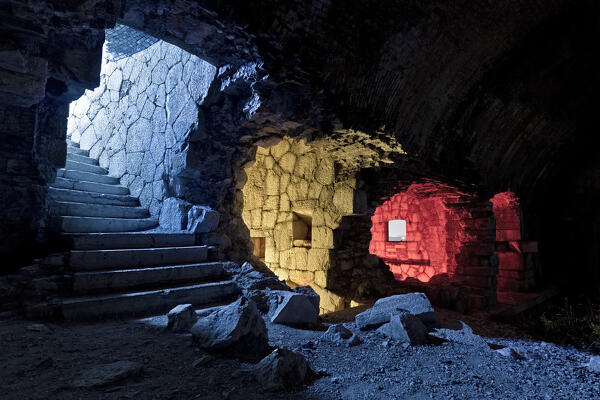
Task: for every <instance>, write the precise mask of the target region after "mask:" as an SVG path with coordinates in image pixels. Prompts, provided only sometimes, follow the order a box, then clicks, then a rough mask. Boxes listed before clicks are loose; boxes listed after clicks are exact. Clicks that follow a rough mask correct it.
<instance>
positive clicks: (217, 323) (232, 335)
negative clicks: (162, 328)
mask: <svg viewBox="0 0 600 400" xmlns="http://www.w3.org/2000/svg"><path fill="white" fill-rule="evenodd" d="M191 333H192V335H193V337H194V340H195V342H196V343H197V344H198V345H199V346H200V347H201V348H203V349H205V350H207V351H212V352H217V353H220V354H223V355H225V356H228V357H235V358H239V359H241V360H248V361H253V360H254V361H256V360H260V359H261V358H262V357H264V355H265V354H267V353H268V352H269V350H270V348H269V344H268V341H269V339H268V333H267V327H266V325H265V321H264V320H263V319H262V317H261V315H260V313H259V312H258V309H257V308H256V304H255V303H254V302H253V301H252V300H249V299H247V298H246V297H240V298H239V299H238V300H237V301H235V302H233V303H231V304H230V305H228V306H224V307H222V308H220V309H218V310H216V311H213V312H212V313H210V314H209V315H207V316H205V317H201V318H199V319H198V321H197V322H196V323H195V324H194V326H192V329H191Z"/></svg>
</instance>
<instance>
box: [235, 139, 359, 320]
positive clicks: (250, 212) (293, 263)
mask: <svg viewBox="0 0 600 400" xmlns="http://www.w3.org/2000/svg"><path fill="white" fill-rule="evenodd" d="M245 172H246V175H247V182H246V184H245V186H244V188H243V189H242V192H243V195H244V210H243V213H242V218H243V220H244V222H245V223H246V226H247V227H248V228H249V229H250V236H251V237H264V238H265V242H266V247H265V264H266V265H267V266H268V267H269V269H270V270H271V271H273V272H274V273H275V274H276V275H277V276H278V277H279V278H280V279H282V280H284V281H287V282H291V283H293V284H298V285H310V286H312V287H313V288H314V289H315V291H317V293H318V294H319V295H320V296H321V311H322V312H328V311H335V310H339V309H343V308H344V300H343V299H342V298H341V297H339V296H337V295H335V294H334V293H332V292H330V291H328V290H327V270H328V269H329V267H330V264H331V263H330V250H331V249H333V246H334V244H333V236H334V235H333V230H334V229H335V228H337V227H338V225H339V223H340V220H341V218H342V217H343V216H344V215H351V214H353V212H354V192H355V189H356V178H355V176H354V174H344V176H340V173H339V172H338V173H336V163H335V162H334V159H333V158H332V157H331V155H330V154H329V152H327V151H326V150H322V149H319V148H315V147H311V146H310V145H309V144H307V143H306V142H305V141H304V140H295V139H290V138H287V137H286V138H283V139H282V140H281V141H280V142H279V143H278V144H276V145H274V146H272V147H269V148H264V147H258V149H257V152H256V160H255V162H254V163H253V164H252V165H250V166H247V167H246V168H245ZM311 218H312V221H311V222H312V227H311V232H310V241H308V240H298V238H297V237H296V238H295V237H294V228H295V227H296V235H298V232H303V231H304V228H303V227H302V225H306V223H307V222H306V221H310V219H311ZM294 239H296V240H294Z"/></svg>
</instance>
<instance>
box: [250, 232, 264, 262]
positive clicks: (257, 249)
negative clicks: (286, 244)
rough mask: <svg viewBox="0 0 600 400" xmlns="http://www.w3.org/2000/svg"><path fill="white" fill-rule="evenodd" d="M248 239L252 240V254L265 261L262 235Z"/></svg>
mask: <svg viewBox="0 0 600 400" xmlns="http://www.w3.org/2000/svg"><path fill="white" fill-rule="evenodd" d="M250 240H252V244H253V245H254V250H252V253H253V254H254V256H255V257H256V258H258V259H260V261H262V262H264V261H265V250H266V244H267V243H266V242H267V241H266V238H264V237H251V238H250Z"/></svg>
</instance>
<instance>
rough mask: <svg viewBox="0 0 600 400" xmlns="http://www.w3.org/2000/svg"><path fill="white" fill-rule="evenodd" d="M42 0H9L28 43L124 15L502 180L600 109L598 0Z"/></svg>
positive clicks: (95, 28)
mask: <svg viewBox="0 0 600 400" xmlns="http://www.w3.org/2000/svg"><path fill="white" fill-rule="evenodd" d="M38 3H39V4H38ZM38 3H36V6H35V7H34V6H32V5H31V4H29V3H26V2H20V1H16V2H11V4H10V6H7V7H5V8H4V9H3V10H2V11H0V13H1V15H2V18H3V22H4V25H3V29H4V30H8V31H9V33H10V35H8V36H9V37H10V38H11V40H12V39H14V40H15V42H17V44H16V46H19V45H21V44H22V43H19V42H20V41H21V42H25V40H23V38H24V37H38V39H39V40H40V42H38V43H37V44H36V46H38V47H36V46H33V47H32V46H30V48H28V49H27V51H29V52H30V53H32V54H42V55H43V54H44V53H52V52H58V50H57V49H59V48H60V46H62V45H64V42H63V41H61V40H62V39H64V38H65V37H72V41H73V42H76V43H77V45H78V46H81V43H80V42H83V41H84V40H85V39H87V38H89V37H94V38H95V39H97V38H98V36H99V35H101V33H102V32H101V29H102V28H107V27H112V26H114V23H115V22H116V21H117V20H118V21H119V22H121V23H124V24H125V25H128V26H131V27H133V28H136V29H139V30H141V31H144V32H146V33H149V34H152V35H154V36H156V37H158V38H161V39H164V40H167V41H169V42H172V43H174V44H177V45H179V46H181V47H183V48H185V49H186V50H188V51H191V52H193V53H195V54H197V55H199V56H200V57H202V58H204V59H206V60H207V61H209V62H211V63H213V64H215V65H218V66H220V65H225V64H238V65H239V64H243V63H246V62H256V63H261V64H263V69H264V70H265V73H266V74H268V77H269V79H268V80H265V81H264V82H260V83H259V84H257V89H258V90H259V92H261V94H262V95H263V99H264V101H263V103H262V107H261V110H259V113H260V112H262V113H267V114H269V113H270V114H271V115H276V116H277V115H279V116H281V115H285V116H286V118H285V119H284V120H294V119H295V120H297V121H298V122H303V123H309V124H312V125H314V127H316V128H317V130H318V131H321V132H324V133H326V134H327V133H331V132H333V131H335V130H337V129H353V130H360V131H363V132H368V133H371V132H372V133H374V132H376V130H377V129H379V128H380V127H381V126H384V125H385V126H386V131H387V132H390V133H392V134H394V135H395V136H396V138H397V140H398V142H399V143H401V144H402V146H403V149H405V150H406V151H407V152H408V153H409V154H410V155H411V156H413V157H418V158H420V159H422V160H423V161H424V162H425V163H426V164H427V165H429V166H430V168H432V169H434V168H435V169H441V170H445V171H449V170H451V171H453V172H455V173H456V174H464V172H465V171H470V172H472V176H473V178H472V179H473V181H476V180H478V179H479V180H481V181H482V182H483V183H485V185H486V186H490V187H491V188H493V189H490V190H498V189H506V186H513V187H512V189H513V190H516V191H520V190H525V189H526V188H532V187H534V186H535V185H536V184H537V183H539V182H540V181H541V180H542V181H543V180H544V179H546V178H547V177H549V176H550V175H551V174H550V171H551V170H552V169H555V168H557V167H556V166H555V162H556V160H557V157H559V154H560V152H561V151H562V150H563V149H565V147H564V146H565V145H569V146H571V147H572V148H576V144H574V143H575V142H574V141H576V140H578V139H577V138H579V136H578V134H575V132H584V131H585V126H586V125H589V121H590V120H593V119H594V116H595V114H594V112H593V111H592V110H593V107H592V106H593V105H594V104H595V102H594V96H595V93H596V92H597V91H595V90H594V88H595V87H596V83H597V78H596V75H597V72H596V71H598V69H597V68H595V66H596V59H597V57H596V56H595V54H594V50H593V48H591V47H586V45H585V44H586V43H591V42H592V40H591V38H592V37H594V36H596V37H597V33H598V32H597V31H596V29H597V28H596V27H597V26H598V23H597V22H598V21H597V15H598V5H597V4H596V2H593V1H588V0H586V1H581V2H576V3H575V2H571V1H568V0H503V1H496V2H485V3H484V2H472V1H467V0H461V1H454V2H447V1H442V0H436V1H431V2H422V1H417V0H404V1H396V0H385V1H381V0H370V1H358V0H350V1H349V0H343V1H342V0H329V1H325V0H323V1H319V2H299V1H295V2H294V1H275V0H260V1H255V2H247V1H245V0H232V1H226V2H225V1H216V0H196V1H192V0H188V1H176V2H165V1H160V0H144V1H141V0H125V1H116V0H104V1H102V0H96V1H91V2H85V3H83V4H80V3H78V2H75V3H65V2H57V1H45V2H38ZM36 21H37V24H36V23H35V22H36ZM25 26H27V28H25ZM43 37H47V38H48V39H47V41H48V43H49V47H48V48H47V49H45V48H43V47H44V46H42V45H40V43H42V42H43V40H42V39H41V38H43ZM73 38H74V39H73ZM96 42H97V41H94V42H93V43H91V44H87V48H88V49H89V48H90V47H93V46H95V45H96V44H97V43H96ZM95 50H97V49H95ZM97 52H98V51H96V53H97ZM60 55H61V53H57V55H56V57H52V62H51V65H50V66H49V69H50V71H51V74H52V77H53V79H55V80H59V81H60V80H64V81H67V82H71V84H70V85H69V86H75V87H77V88H79V87H81V86H85V85H87V86H91V85H94V82H95V79H96V78H94V76H93V75H94V74H93V72H94V71H91V72H90V73H89V74H88V75H89V76H88V75H86V74H85V73H83V72H82V71H81V70H82V68H72V69H71V70H65V69H64V67H63V66H62V65H61V64H60V62H62V61H65V60H64V57H63V58H61V57H60ZM542 60H543V61H542ZM582 75H586V76H588V78H586V79H583V78H582V77H581V76H582ZM569 76H571V77H572V78H569ZM53 83H54V81H53ZM58 86H60V85H58ZM574 88H575V89H574ZM585 88H588V90H584V89H585ZM78 90H79V89H78ZM56 91H59V90H58V89H57V90H56ZM59 92H60V91H59ZM548 97H549V98H551V100H549V101H539V99H541V98H548ZM586 121H587V122H586ZM581 135H582V136H583V135H584V133H581ZM573 146H575V147H573ZM530 149H535V150H534V151H529V150H530ZM521 197H526V196H523V195H522V193H521Z"/></svg>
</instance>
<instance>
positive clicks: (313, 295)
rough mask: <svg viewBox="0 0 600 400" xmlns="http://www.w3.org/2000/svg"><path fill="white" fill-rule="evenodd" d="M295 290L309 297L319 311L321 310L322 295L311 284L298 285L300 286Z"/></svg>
mask: <svg viewBox="0 0 600 400" xmlns="http://www.w3.org/2000/svg"><path fill="white" fill-rule="evenodd" d="M293 291H294V292H295V293H300V294H303V295H305V296H306V297H308V299H309V300H310V301H311V303H312V304H313V306H315V309H316V310H317V313H318V312H319V310H320V308H319V304H320V302H321V296H319V295H318V294H317V292H315V290H314V289H313V288H311V287H310V286H298V287H295V288H294V289H293Z"/></svg>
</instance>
